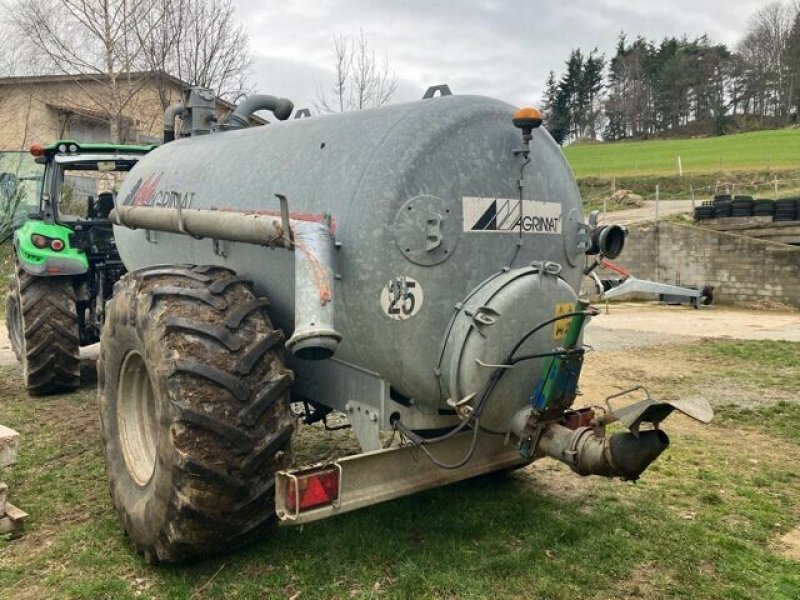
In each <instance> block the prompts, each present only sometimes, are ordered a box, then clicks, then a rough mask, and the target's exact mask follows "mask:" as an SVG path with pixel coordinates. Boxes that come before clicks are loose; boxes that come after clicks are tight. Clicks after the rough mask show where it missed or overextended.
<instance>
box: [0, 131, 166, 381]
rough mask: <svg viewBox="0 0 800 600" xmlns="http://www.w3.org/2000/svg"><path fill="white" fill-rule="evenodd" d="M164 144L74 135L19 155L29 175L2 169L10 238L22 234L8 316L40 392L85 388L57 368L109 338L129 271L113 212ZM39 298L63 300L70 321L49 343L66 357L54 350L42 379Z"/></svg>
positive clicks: (0, 193) (0, 187) (55, 328)
mask: <svg viewBox="0 0 800 600" xmlns="http://www.w3.org/2000/svg"><path fill="white" fill-rule="evenodd" d="M154 147H155V146H132V145H124V144H98V143H79V142H76V141H73V140H60V141H58V142H54V143H52V144H50V145H48V146H43V145H41V144H34V145H33V146H31V149H30V154H29V155H28V157H29V158H26V159H24V160H23V158H22V157H21V156H19V157H16V158H17V160H18V161H21V162H24V163H25V169H23V170H18V171H17V172H18V173H23V175H22V176H20V175H18V174H13V173H11V172H10V171H7V172H2V171H0V217H2V219H0V226H2V227H4V228H5V230H4V232H5V237H6V239H7V238H8V237H9V236H10V235H12V234H13V236H14V250H15V253H16V259H17V260H16V262H17V269H16V277H15V281H14V282H13V284H12V289H11V290H9V295H8V300H7V302H6V321H7V325H8V328H9V332H10V338H11V345H12V348H13V349H14V352H15V353H16V354H17V356H18V357H19V358H20V361H21V362H22V363H23V366H24V367H25V368H24V369H23V371H24V373H25V374H26V386H27V387H28V390H29V391H30V392H31V393H50V392H52V391H58V390H62V389H70V388H72V387H74V386H75V385H77V383H76V381H77V380H76V379H75V378H74V377H72V378H70V377H66V376H65V377H61V378H60V379H59V380H58V381H54V382H53V383H52V384H51V383H49V381H50V380H49V379H47V377H48V375H47V373H48V372H51V371H52V370H53V369H54V368H56V367H57V368H58V369H60V370H61V371H62V372H72V371H71V369H73V366H74V364H76V363H75V357H76V356H77V353H78V348H79V346H84V345H88V344H92V343H95V342H97V341H98V340H99V335H100V329H101V327H102V325H103V318H104V313H105V303H106V301H107V300H108V299H109V298H110V297H111V294H112V291H113V288H114V283H115V282H116V281H117V280H118V279H119V278H120V277H122V275H124V274H125V266H124V265H123V263H122V260H121V259H120V257H119V253H118V252H117V245H116V241H115V240H114V229H113V225H112V223H111V220H110V219H109V216H110V213H111V211H112V210H113V208H114V206H115V205H116V194H117V190H118V189H119V186H120V185H121V183H122V181H123V179H124V178H125V176H126V174H127V173H128V171H130V170H131V169H132V168H133V167H134V166H135V165H136V163H137V162H138V161H139V159H141V158H142V157H143V156H144V155H146V154H147V153H148V152H150V150H152V149H153V148H154ZM16 154H20V155H21V153H16ZM1 167H2V164H0V168H1ZM4 182H6V183H5V187H6V188H7V189H4ZM31 290H34V291H31ZM34 292H35V293H34ZM34 300H36V302H38V303H44V304H47V303H49V304H50V305H53V303H54V302H55V303H56V305H57V308H58V309H59V310H60V313H61V315H63V316H64V319H65V321H64V323H61V324H59V323H50V321H48V323H50V325H52V327H51V329H52V332H51V333H52V335H49V336H48V337H47V339H46V340H45V342H44V343H45V344H46V345H49V344H51V343H52V344H54V346H53V347H54V348H57V349H58V350H59V351H63V352H62V354H63V356H61V355H58V356H56V355H53V356H54V357H55V358H53V360H52V361H51V362H53V364H50V363H47V364H46V365H43V366H42V367H41V369H40V370H41V372H42V375H37V373H38V371H37V370H36V368H35V367H34V366H32V364H33V363H32V362H31V361H34V362H35V360H34V359H36V360H38V358H39V357H38V354H36V352H34V350H35V349H36V348H37V347H38V345H40V344H41V343H43V342H42V340H40V339H38V338H36V339H34V337H35V336H36V335H39V336H41V335H42V334H41V333H36V332H37V331H38V330H37V328H36V321H35V319H36V317H37V315H39V314H40V307H38V306H34V305H33V303H34ZM44 304H43V305H42V307H41V314H50V312H49V311H50V310H51V308H52V306H44ZM23 307H24V310H23ZM31 353H33V355H31ZM67 365H69V366H67ZM64 382H67V383H64Z"/></svg>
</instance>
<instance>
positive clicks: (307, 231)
mask: <svg viewBox="0 0 800 600" xmlns="http://www.w3.org/2000/svg"><path fill="white" fill-rule="evenodd" d="M292 242H293V244H294V264H295V267H294V305H295V315H294V334H293V335H292V337H291V338H290V339H289V340H288V341H287V342H286V348H287V349H288V350H289V351H290V352H291V353H292V354H294V355H295V356H297V357H298V358H302V359H305V360H321V359H324V358H330V357H331V356H333V353H334V352H335V351H336V347H337V346H338V345H339V340H341V339H342V336H341V334H339V332H337V331H336V330H335V329H334V328H333V270H332V269H331V265H332V264H333V239H332V238H331V235H330V231H329V228H328V227H326V226H325V225H324V224H323V223H315V222H312V221H294V224H293V225H292Z"/></svg>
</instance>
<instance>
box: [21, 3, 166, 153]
mask: <svg viewBox="0 0 800 600" xmlns="http://www.w3.org/2000/svg"><path fill="white" fill-rule="evenodd" d="M9 8H10V11H9V16H10V19H11V22H12V23H13V25H14V26H15V28H16V30H17V31H18V32H19V33H20V34H21V35H22V36H23V37H24V38H25V39H27V40H28V41H29V42H30V44H29V45H28V47H29V48H30V47H33V48H36V53H35V54H37V56H38V57H39V58H40V59H41V61H40V62H39V63H38V64H36V65H35V68H36V69H37V70H40V71H42V72H51V73H52V72H53V71H57V72H61V73H63V74H66V75H81V77H76V78H75V83H76V85H77V86H78V87H79V88H80V89H81V91H82V92H83V93H84V95H85V97H86V101H87V104H88V105H89V106H90V107H91V108H92V109H94V110H96V111H97V112H100V113H104V114H107V115H108V117H109V123H110V129H111V131H110V135H111V140H112V141H119V139H120V130H121V125H122V123H123V115H124V113H125V110H126V108H127V106H128V105H129V104H130V102H131V100H132V99H133V98H134V96H135V95H136V94H137V93H138V91H139V90H140V87H141V84H142V82H141V81H140V80H139V79H138V78H136V77H135V76H134V75H133V73H135V72H136V71H137V70H138V69H140V68H141V67H142V65H143V63H142V60H141V57H142V53H141V45H140V44H139V41H138V38H137V35H136V33H135V31H136V27H135V25H136V24H138V23H141V22H143V21H144V20H145V17H146V16H147V17H148V18H149V19H150V21H151V22H154V23H157V22H158V21H159V20H160V19H161V18H163V12H162V10H161V6H160V5H159V3H158V2H155V1H154V0H37V1H36V2H31V1H30V0H16V1H15V2H14V3H13V4H12V5H11V6H10V7H9ZM92 83H94V85H91V84H92Z"/></svg>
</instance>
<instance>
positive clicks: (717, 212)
mask: <svg viewBox="0 0 800 600" xmlns="http://www.w3.org/2000/svg"><path fill="white" fill-rule="evenodd" d="M732 216H733V200H732V199H731V197H730V195H728V194H725V195H722V196H714V217H715V218H717V219H722V218H725V217H732Z"/></svg>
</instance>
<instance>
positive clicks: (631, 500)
mask: <svg viewBox="0 0 800 600" xmlns="http://www.w3.org/2000/svg"><path fill="white" fill-rule="evenodd" d="M612 354H613V356H611V355H605V356H607V357H608V356H610V358H603V356H604V355H603V353H597V354H593V355H592V357H591V359H589V360H588V362H587V367H589V368H590V371H589V372H588V373H586V374H585V375H584V378H585V379H586V382H587V386H592V385H605V386H607V385H609V384H613V385H627V384H628V383H630V382H631V381H643V382H644V383H647V384H648V385H649V386H651V388H652V391H653V392H655V393H659V394H664V393H668V392H673V393H679V394H680V395H682V396H683V395H687V394H692V393H697V392H698V390H700V391H701V392H702V391H703V390H712V391H711V392H710V394H711V396H712V398H711V400H712V401H716V402H717V403H718V404H719V403H725V402H726V401H727V398H729V397H732V396H733V395H735V394H736V393H739V394H741V393H743V391H744V393H747V394H752V395H753V396H754V397H758V398H764V397H767V398H771V399H772V400H774V402H772V403H771V404H769V405H763V406H761V405H759V406H753V407H749V408H736V407H729V408H725V409H724V410H723V411H722V412H721V414H720V415H719V418H718V419H717V420H716V421H715V423H713V424H712V425H710V426H706V427H703V426H699V425H696V424H694V423H692V422H690V421H688V420H687V419H685V418H681V417H677V418H675V417H673V418H671V419H670V420H669V421H668V422H667V424H666V425H667V427H666V429H667V430H668V431H669V432H670V436H671V438H672V445H671V446H670V448H669V449H668V450H667V452H666V453H665V455H664V456H662V457H661V458H660V459H659V460H658V461H657V462H656V463H655V465H654V466H653V467H652V468H651V469H650V470H648V472H647V473H646V474H645V476H644V477H643V479H642V481H640V482H639V483H638V484H636V485H632V484H625V483H621V482H618V481H608V480H604V479H598V478H594V479H581V478H578V477H577V476H575V475H573V474H571V473H569V471H568V470H567V469H566V468H564V467H562V466H560V465H557V464H555V463H553V462H552V461H542V462H540V463H536V464H535V465H533V466H532V467H528V468H526V469H523V470H521V471H519V472H516V473H513V474H509V475H494V476H488V477H483V478H479V479H476V480H472V481H467V482H463V483H461V484H456V485H452V486H449V487H446V488H441V489H438V490H434V491H430V492H427V493H423V494H418V495H416V496H412V497H408V498H403V499H399V500H396V501H394V502H390V503H387V504H383V505H379V506H376V507H372V508H368V509H364V510H361V511H358V512H355V513H352V514H348V515H343V516H341V517H336V518H333V519H329V520H327V521H323V522H320V523H317V524H312V525H309V526H306V527H305V528H302V529H297V528H276V529H275V530H274V532H273V534H272V535H271V536H270V537H268V538H266V539H264V540H263V541H262V542H261V543H258V544H256V545H255V546H252V547H250V548H248V549H246V550H243V551H240V552H238V553H235V554H232V555H230V556H227V557H223V558H221V559H215V560H210V561H207V562H205V563H202V564H199V565H195V566H190V567H182V568H178V567H167V568H164V567H162V568H157V567H151V566H148V565H146V564H145V562H144V561H143V560H142V558H140V557H138V556H136V555H135V554H134V553H133V552H132V550H131V548H130V546H129V544H128V542H127V540H126V538H125V537H124V535H123V534H122V530H121V528H120V527H119V524H118V522H117V519H116V516H115V514H114V512H113V510H112V508H111V503H110V500H109V497H108V491H107V484H106V480H105V475H104V472H103V460H102V457H101V449H100V442H99V432H98V424H97V411H96V401H95V392H94V389H93V388H91V387H87V388H85V389H83V390H81V391H79V392H77V393H74V394H70V395H62V396H54V397H49V398H44V399H38V400H35V401H34V400H31V399H30V398H28V397H27V395H26V394H25V393H24V390H23V389H22V386H21V381H20V378H19V374H18V372H17V371H16V369H4V370H2V372H0V398H2V402H0V422H2V423H6V424H8V425H11V426H13V427H15V428H17V429H18V430H19V431H20V432H22V434H23V444H24V445H23V451H22V453H21V461H20V463H19V464H18V465H17V466H16V467H14V468H13V470H12V471H11V473H10V477H9V476H7V479H8V481H9V483H10V485H11V493H12V500H13V501H14V502H15V503H16V504H17V505H18V506H20V507H22V508H24V509H25V510H27V511H28V512H29V513H30V514H31V517H30V522H29V525H30V526H29V530H28V533H27V534H26V535H25V537H23V538H21V539H19V540H14V541H8V540H0V589H2V590H3V596H4V597H8V598H15V599H28V598H51V597H53V598H182V599H184V598H224V599H226V600H227V599H233V598H295V599H306V598H326V599H327V598H340V599H346V598H404V599H405V598H415V599H416V598H476V599H477V598H537V599H538V598H547V599H564V600H566V599H582V598H589V599H593V600H602V599H608V598H615V599H618V598H623V599H624V598H631V599H634V598H635V599H645V598H646V599H648V600H650V599H655V600H660V599H666V598H670V599H672V598H674V599H678V598H680V599H685V598H693V599H700V600H704V599H717V598H732V599H748V598H752V599H754V600H755V599H758V600H764V599H767V600H779V599H780V600H797V598H800V563H799V562H797V561H796V560H792V559H791V558H789V557H787V556H785V555H784V552H785V550H784V548H783V547H782V546H781V544H780V539H781V538H782V537H783V536H785V535H786V534H787V532H789V531H790V530H792V528H794V527H796V526H797V525H798V523H800V442H799V441H798V438H797V436H796V433H795V432H796V431H798V429H800V411H798V410H797V404H796V398H795V395H796V387H795V385H796V383H797V380H796V371H793V369H796V366H797V365H798V364H800V344H792V343H780V342H742V343H738V342H736V343H733V342H699V343H695V344H693V345H689V346H681V347H677V346H674V347H673V346H664V347H657V348H649V349H637V350H635V351H634V352H630V353H628V354H625V353H622V352H620V353H612ZM617 355H619V356H617ZM625 356H628V357H629V358H628V359H627V360H626V359H625ZM600 360H605V361H607V364H604V365H599V366H598V364H597V362H598V361H600ZM643 361H647V362H646V363H645V362H643ZM647 365H664V366H669V370H668V371H666V372H665V371H659V369H657V368H654V367H652V366H647ZM608 372H611V373H612V375H609V376H608V379H603V377H604V375H603V374H604V373H608ZM764 372H770V373H771V374H772V375H774V376H771V377H769V378H764V377H762V376H761V374H762V373H764ZM792 372H794V373H795V375H794V377H795V379H791V380H790V381H789V382H788V384H787V380H785V379H784V378H783V377H780V375H781V374H782V373H783V374H791V373H792ZM600 380H602V381H600ZM598 381H600V383H598ZM755 390H757V392H756V391H755ZM584 391H585V392H587V393H592V392H593V390H592V389H591V387H587V388H585V389H584ZM339 433H342V432H339ZM316 436H317V437H316V439H315V441H314V442H313V443H315V444H320V443H321V444H323V445H324V444H326V443H328V444H333V445H334V446H335V445H336V444H337V443H340V442H337V441H336V440H337V439H339V438H336V436H333V437H331V436H330V434H325V433H323V432H322V431H319V432H318V433H317V434H316ZM308 443H310V442H308V441H302V440H301V445H303V444H308ZM318 451H319V450H317V452H318Z"/></svg>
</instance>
